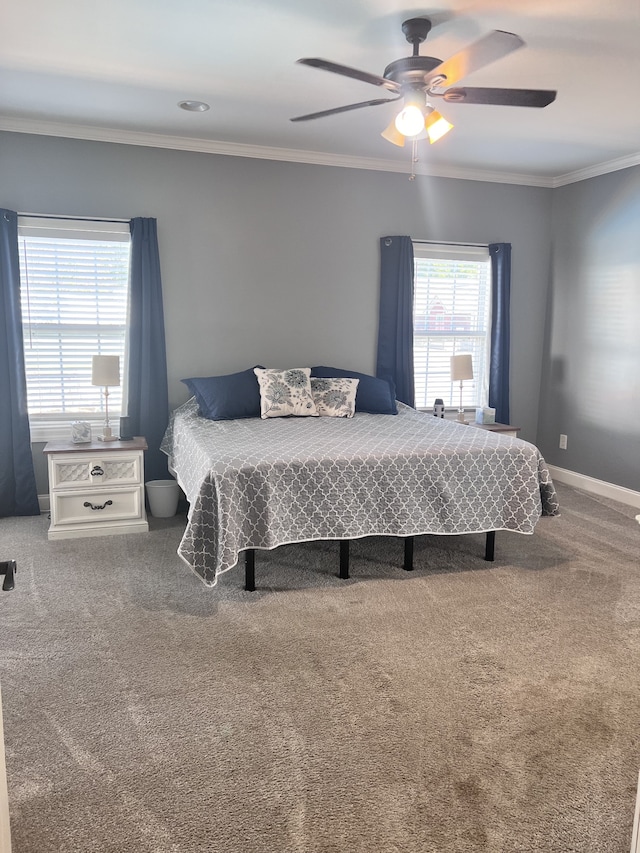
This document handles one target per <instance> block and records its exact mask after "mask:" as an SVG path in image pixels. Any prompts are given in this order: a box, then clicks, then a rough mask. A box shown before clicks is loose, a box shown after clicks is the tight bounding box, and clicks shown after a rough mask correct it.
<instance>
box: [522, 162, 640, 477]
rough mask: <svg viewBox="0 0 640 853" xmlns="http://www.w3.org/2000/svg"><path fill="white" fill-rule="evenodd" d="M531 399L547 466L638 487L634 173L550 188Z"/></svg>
mask: <svg viewBox="0 0 640 853" xmlns="http://www.w3.org/2000/svg"><path fill="white" fill-rule="evenodd" d="M540 400H541V407H540V425H539V431H538V444H539V446H540V449H541V450H542V452H543V454H544V456H545V458H546V459H547V461H548V462H550V463H553V464H556V465H558V466H560V467H562V468H566V469H568V470H570V471H578V472H580V473H582V474H586V475H588V476H591V477H595V478H596V479H599V480H605V481H607V482H610V483H615V484H617V485H620V486H625V487H627V488H630V489H633V490H636V491H637V490H639V489H640V167H638V166H635V167H632V168H629V169H625V170H622V171H619V172H614V173H611V174H607V175H601V176H599V177H597V178H592V179H590V180H588V181H582V182H580V183H576V184H571V185H569V186H566V187H562V188H559V189H556V190H554V198H553V242H552V276H551V287H550V292H549V301H548V324H547V335H546V341H545V350H544V360H543V381H542V386H541V394H540ZM560 433H564V434H565V435H567V437H568V448H567V450H566V451H562V450H560V449H559V447H558V444H559V436H560Z"/></svg>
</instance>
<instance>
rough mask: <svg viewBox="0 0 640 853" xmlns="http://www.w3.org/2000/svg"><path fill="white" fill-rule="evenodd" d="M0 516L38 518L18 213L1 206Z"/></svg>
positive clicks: (38, 508)
mask: <svg viewBox="0 0 640 853" xmlns="http://www.w3.org/2000/svg"><path fill="white" fill-rule="evenodd" d="M0 306H2V310H1V311H0V516H2V517H6V516H9V515H39V514H40V507H39V505H38V491H37V488H36V478H35V474H34V471H33V456H32V455H31V434H30V432H29V415H28V411H27V380H26V376H25V369H24V348H23V343H22V314H21V310H20V266H19V262H18V214H17V213H16V212H15V211H13V210H4V209H2V208H0Z"/></svg>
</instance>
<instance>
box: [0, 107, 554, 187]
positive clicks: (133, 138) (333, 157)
mask: <svg viewBox="0 0 640 853" xmlns="http://www.w3.org/2000/svg"><path fill="white" fill-rule="evenodd" d="M0 130H5V131H8V132H11V133H28V134H35V135H40V136H58V137H65V138H67V139H83V140H88V141H91V142H111V143H116V144H120V145H140V146H143V147H147V148H167V149H171V150H176V151H192V152H196V153H202V154H222V155H225V156H229V157H250V158H252V159H256V160H278V161H282V162H287V163H305V164H310V165H315V166H336V167H340V168H347V169H368V170H371V171H374V172H398V173H400V174H406V175H408V174H410V172H411V164H410V163H409V162H401V163H397V162H394V161H392V160H382V159H374V158H371V157H354V156H351V155H348V154H344V155H340V154H327V153H324V152H321V151H299V150H296V149H292V148H270V147H266V146H261V145H245V144H242V143H237V142H220V141H217V140H212V139H197V138H195V139H194V138H191V137H185V136H170V135H167V134H160V133H147V132H139V131H131V130H117V129H113V128H103V127H93V126H89V125H76V124H65V123H60V122H49V121H37V120H33V119H22V118H8V117H0ZM415 174H416V176H417V177H418V176H426V177H436V178H454V179H456V180H464V181H488V182H490V183H501V184H518V185H524V186H537V187H551V186H552V182H553V179H552V178H548V177H540V176H536V175H526V174H516V173H509V172H492V171H488V170H483V169H461V168H447V167H444V168H443V167H434V166H432V167H429V166H428V164H424V163H417V164H415Z"/></svg>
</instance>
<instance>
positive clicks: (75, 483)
mask: <svg viewBox="0 0 640 853" xmlns="http://www.w3.org/2000/svg"><path fill="white" fill-rule="evenodd" d="M50 462H51V464H50V470H49V478H50V487H51V489H78V488H82V489H86V488H87V486H89V488H91V489H102V488H113V487H114V486H121V485H122V486H124V485H141V484H142V454H141V453H130V454H129V453H122V452H121V453H117V454H112V455H111V456H109V455H107V454H105V455H104V456H97V455H96V456H93V455H92V456H87V457H86V458H80V457H79V456H78V455H77V454H76V455H75V456H72V455H69V456H52V457H51V460H50Z"/></svg>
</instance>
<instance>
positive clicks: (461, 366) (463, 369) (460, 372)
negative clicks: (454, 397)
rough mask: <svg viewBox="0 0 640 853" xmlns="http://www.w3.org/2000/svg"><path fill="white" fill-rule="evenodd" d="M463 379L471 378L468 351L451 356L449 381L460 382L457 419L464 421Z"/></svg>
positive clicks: (471, 363) (471, 367)
mask: <svg viewBox="0 0 640 853" xmlns="http://www.w3.org/2000/svg"><path fill="white" fill-rule="evenodd" d="M465 379H473V361H472V358H471V353H470V352H464V353H461V354H460V355H452V356H451V381H452V382H459V383H460V408H459V409H458V420H459V421H460V423H462V424H463V423H465V419H464V409H463V407H462V383H463V382H464V381H465Z"/></svg>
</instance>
